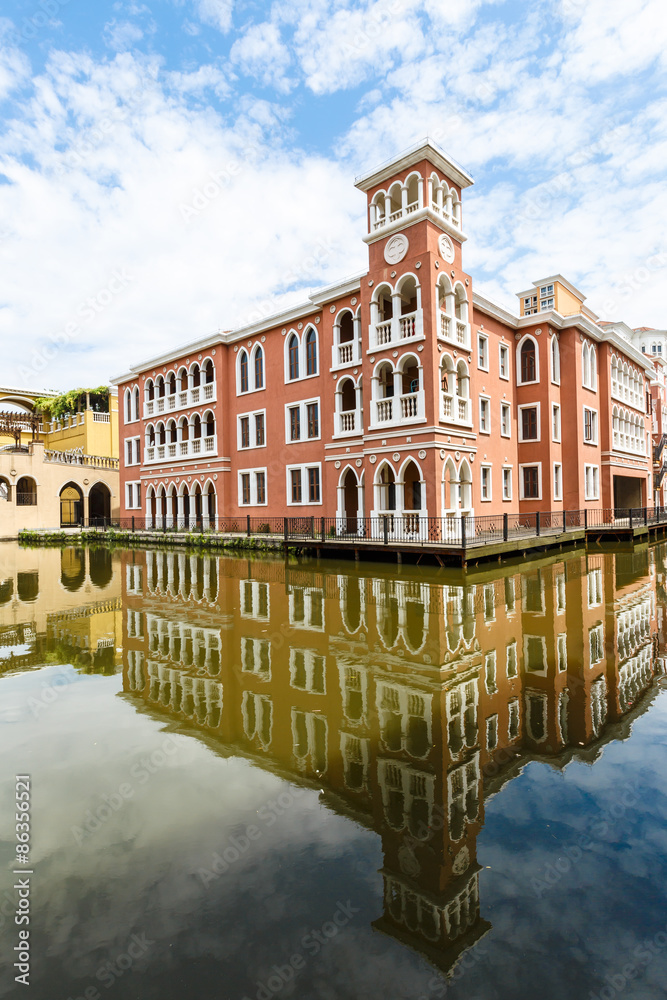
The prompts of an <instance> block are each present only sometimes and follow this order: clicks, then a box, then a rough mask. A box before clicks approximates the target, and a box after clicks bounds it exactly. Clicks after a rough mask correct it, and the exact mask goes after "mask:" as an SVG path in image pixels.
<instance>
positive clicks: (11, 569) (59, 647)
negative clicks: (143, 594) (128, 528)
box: [0, 545, 122, 674]
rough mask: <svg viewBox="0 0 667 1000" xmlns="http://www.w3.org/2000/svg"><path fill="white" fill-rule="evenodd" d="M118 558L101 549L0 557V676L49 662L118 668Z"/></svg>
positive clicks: (93, 669)
mask: <svg viewBox="0 0 667 1000" xmlns="http://www.w3.org/2000/svg"><path fill="white" fill-rule="evenodd" d="M120 574H121V561H120V556H118V555H112V554H111V552H110V551H109V550H108V549H106V548H99V549H95V548H91V549H87V548H84V547H82V546H67V547H66V548H63V549H60V548H39V549H29V548H19V546H17V545H4V546H2V549H1V552H0V674H3V673H11V672H14V671H17V670H25V669H29V668H31V667H37V668H38V667H41V666H43V665H44V663H49V664H57V663H61V664H73V665H74V666H76V667H77V668H78V669H81V670H83V671H85V672H87V673H113V672H114V671H116V670H117V669H120V665H121V641H122V621H121V618H122V616H121V575H120Z"/></svg>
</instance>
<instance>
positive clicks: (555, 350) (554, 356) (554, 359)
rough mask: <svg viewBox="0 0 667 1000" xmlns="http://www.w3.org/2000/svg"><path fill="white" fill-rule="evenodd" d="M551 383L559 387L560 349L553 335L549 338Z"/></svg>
mask: <svg viewBox="0 0 667 1000" xmlns="http://www.w3.org/2000/svg"><path fill="white" fill-rule="evenodd" d="M551 381H552V382H555V383H556V385H560V348H559V346H558V338H557V337H556V334H555V333H554V334H553V336H552V337H551Z"/></svg>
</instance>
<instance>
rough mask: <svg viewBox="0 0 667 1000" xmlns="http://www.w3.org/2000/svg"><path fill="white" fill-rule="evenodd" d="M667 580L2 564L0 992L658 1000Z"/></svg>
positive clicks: (237, 564)
mask: <svg viewBox="0 0 667 1000" xmlns="http://www.w3.org/2000/svg"><path fill="white" fill-rule="evenodd" d="M666 568H667V547H665V546H658V547H655V548H652V549H647V548H644V549H640V550H636V551H635V552H634V553H633V552H615V551H611V550H605V551H604V552H601V553H599V554H598V553H596V554H588V555H581V554H579V553H572V554H568V555H565V556H563V555H560V556H559V557H554V558H548V559H544V560H542V561H541V562H533V563H529V564H523V565H521V566H520V567H518V568H517V567H508V568H505V569H501V568H498V567H496V568H495V569H494V570H491V571H485V572H483V573H479V572H478V573H476V574H475V575H472V574H468V575H464V574H463V573H460V572H458V571H457V572H455V571H443V570H436V569H431V568H424V569H420V568H416V567H403V568H402V569H399V568H397V567H386V566H381V565H375V564H361V565H360V566H358V567H356V566H354V564H350V563H341V564H338V563H335V562H322V563H316V562H314V561H313V562H298V563H297V562H294V563H289V564H286V563H284V562H283V561H276V560H274V559H272V558H271V559H270V558H268V557H267V558H265V559H262V558H244V559H239V558H230V557H226V556H221V557H218V556H194V555H192V556H191V555H189V554H186V553H184V552H180V551H166V550H165V551H155V550H150V551H138V550H131V551H125V550H120V551H114V552H113V553H109V552H108V551H107V550H105V549H89V550H87V549H83V548H76V547H71V548H65V549H62V550H60V549H24V548H19V547H18V546H17V545H14V544H11V543H4V544H2V545H0V760H1V761H2V770H1V772H0V773H1V779H2V781H1V800H0V801H1V802H2V811H1V815H0V824H1V830H0V834H1V844H0V850H1V851H2V857H1V861H2V865H1V867H0V871H1V872H2V886H1V887H0V947H1V949H2V950H1V952H0V959H1V960H2V963H3V964H2V967H1V971H0V995H2V996H3V997H4V996H17V997H18V996H26V997H29V998H30V1000H61V998H62V1000H67V998H72V1000H74V998H86V1000H97V998H99V997H109V998H123V1000H129V998H133V1000H134V998H139V1000H152V998H156V1000H182V998H192V1000H244V998H246V1000H270V998H273V997H276V998H280V1000H282V998H288V997H295V998H305V1000H311V998H312V1000H348V998H349V1000H356V998H367V1000H403V998H405V1000H408V998H409V1000H435V998H438V997H443V996H447V997H452V998H461V1000H463V998H465V1000H486V998H489V1000H491V998H493V1000H509V998H512V1000H515V998H517V997H519V998H533V997H534V998H537V1000H551V998H553V1000H563V998H575V1000H579V998H581V1000H591V998H600V1000H611V998H612V997H617V996H618V997H623V998H625V1000H635V998H636V1000H653V998H664V996H665V982H667V908H666V907H665V885H666V884H667V880H666V878H665V875H666V872H665V868H666V863H665V862H666V858H667V827H666V820H667V797H666V795H665V788H666V784H667V782H666V778H665V773H666V770H665V743H666V742H667V739H666V737H667V714H666V704H667V701H666V698H665V692H664V690H663V684H664V669H665V659H664V657H665V649H664V627H665V611H666V606H667V592H666V591H665V579H666V577H665V572H666ZM16 775H27V776H29V777H28V780H27V784H29V788H30V798H29V802H30V824H31V827H30V840H29V857H28V860H29V865H30V867H29V869H27V868H26V867H25V866H24V870H25V871H29V872H30V873H31V874H30V875H29V876H25V875H24V874H22V873H21V872H20V873H19V875H14V874H13V872H14V871H15V870H16V869H17V865H18V866H19V869H20V864H19V862H17V861H16V858H17V839H16V838H17V834H16V830H15V827H16V822H15V815H16V812H15V810H16V806H15V798H16V781H15V776H16ZM25 802H26V800H25V799H22V800H21V806H20V814H19V818H21V817H23V816H24V815H25V812H26V809H25ZM23 839H25V838H23ZM18 853H20V852H18ZM22 883H27V884H28V886H29V891H28V892H27V893H23V894H22V893H21V891H20V889H18V888H15V886H16V885H21V884H22ZM21 895H23V896H24V897H25V896H27V897H28V899H27V903H26V902H20V898H19V897H20V896H21ZM26 907H28V908H29V909H28V915H29V925H28V924H27V923H26V924H24V925H20V924H17V923H16V918H15V913H16V912H17V910H18V912H19V915H21V914H23V913H25V912H26ZM27 928H29V939H26V938H25V937H24V938H22V939H19V936H18V935H19V931H20V930H21V929H23V930H25V929H27ZM19 941H21V944H20V947H21V948H22V951H19V952H17V951H16V950H15V949H16V948H18V947H19ZM26 942H27V943H26ZM17 955H20V956H22V957H23V959H26V960H27V961H26V962H25V963H24V964H27V965H29V984H30V985H29V988H28V989H26V988H25V986H24V985H23V984H22V983H17V982H16V979H15V977H16V976H17V975H19V974H20V970H17V968H16V967H14V962H15V961H16V960H17ZM19 964H20V963H19Z"/></svg>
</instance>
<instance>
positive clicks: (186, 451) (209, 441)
mask: <svg viewBox="0 0 667 1000" xmlns="http://www.w3.org/2000/svg"><path fill="white" fill-rule="evenodd" d="M217 452H218V438H217V435H216V434H213V435H211V436H210V437H202V438H193V439H192V440H191V441H169V442H168V443H166V444H155V445H146V447H145V449H144V460H145V464H146V465H153V464H156V463H158V462H179V461H182V460H183V459H185V458H198V457H200V456H201V455H211V456H213V455H216V454H217Z"/></svg>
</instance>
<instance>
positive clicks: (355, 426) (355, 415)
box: [334, 410, 363, 437]
mask: <svg viewBox="0 0 667 1000" xmlns="http://www.w3.org/2000/svg"><path fill="white" fill-rule="evenodd" d="M334 420H335V424H334V437H346V436H347V435H352V434H361V432H362V430H363V421H362V419H361V410H343V411H341V412H340V413H336V414H335V415H334Z"/></svg>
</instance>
